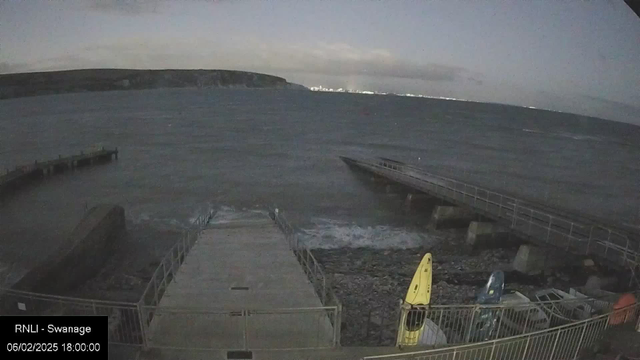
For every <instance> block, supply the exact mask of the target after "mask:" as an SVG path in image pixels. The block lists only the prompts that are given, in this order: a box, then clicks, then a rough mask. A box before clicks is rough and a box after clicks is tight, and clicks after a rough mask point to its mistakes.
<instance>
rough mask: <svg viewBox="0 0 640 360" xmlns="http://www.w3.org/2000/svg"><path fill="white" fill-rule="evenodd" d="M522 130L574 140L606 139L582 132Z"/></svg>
mask: <svg viewBox="0 0 640 360" xmlns="http://www.w3.org/2000/svg"><path fill="white" fill-rule="evenodd" d="M522 131H524V132H528V133H534V134H543V135H548V136H556V137H564V138H570V139H574V140H591V141H606V140H605V139H603V138H601V137H598V136H591V135H584V134H574V133H570V132H544V131H541V130H534V129H522Z"/></svg>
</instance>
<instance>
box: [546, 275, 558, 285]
mask: <svg viewBox="0 0 640 360" xmlns="http://www.w3.org/2000/svg"><path fill="white" fill-rule="evenodd" d="M555 280H556V278H555V277H553V276H549V277H548V278H547V285H551V284H552V283H553V282H554V281H555Z"/></svg>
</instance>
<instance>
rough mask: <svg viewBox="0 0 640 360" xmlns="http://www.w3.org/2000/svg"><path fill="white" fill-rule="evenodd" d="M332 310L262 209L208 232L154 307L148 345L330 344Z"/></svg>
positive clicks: (273, 346) (260, 346)
mask: <svg viewBox="0 0 640 360" xmlns="http://www.w3.org/2000/svg"><path fill="white" fill-rule="evenodd" d="M329 316H331V313H330V311H329V310H327V309H326V308H322V304H321V302H320V300H319V298H318V296H317V295H316V293H315V291H314V288H313V286H312V285H311V283H310V282H309V280H308V278H307V275H306V274H305V272H304V271H303V269H302V267H301V266H300V264H299V263H298V261H297V259H296V257H295V256H294V254H293V252H292V251H291V250H290V249H289V246H288V243H287V240H286V239H285V236H284V234H283V233H282V232H281V231H280V229H279V228H278V227H277V226H276V224H275V223H274V222H273V221H272V220H271V219H270V218H268V217H267V216H266V215H261V217H260V218H258V219H255V220H251V221H242V222H232V223H228V224H222V225H215V226H210V228H208V229H207V230H204V231H203V233H202V234H201V235H200V237H199V239H198V240H197V242H196V243H195V245H194V246H193V248H192V249H191V251H190V252H189V254H188V255H187V257H186V259H185V261H184V263H183V264H182V266H180V268H179V269H178V271H177V275H176V276H175V278H174V279H173V281H172V282H171V283H170V284H169V286H168V288H167V290H166V292H165V293H164V296H163V297H162V300H161V301H160V304H159V306H158V307H157V309H156V310H155V316H154V318H153V320H152V322H151V325H150V337H149V339H150V341H149V345H150V346H151V347H160V348H162V347H164V348H183V349H184V348H189V349H225V350H234V349H235V350H258V349H288V348H322V347H326V348H328V347H331V346H333V341H334V338H333V337H334V333H333V328H332V326H331V323H330V321H329Z"/></svg>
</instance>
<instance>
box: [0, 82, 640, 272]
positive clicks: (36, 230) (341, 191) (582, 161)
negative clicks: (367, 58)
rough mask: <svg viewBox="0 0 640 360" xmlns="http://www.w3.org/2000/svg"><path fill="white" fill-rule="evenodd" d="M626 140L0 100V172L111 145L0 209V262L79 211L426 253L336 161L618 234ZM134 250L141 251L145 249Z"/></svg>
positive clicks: (410, 228) (335, 105)
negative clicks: (270, 209)
mask: <svg viewBox="0 0 640 360" xmlns="http://www.w3.org/2000/svg"><path fill="white" fill-rule="evenodd" d="M638 144H640V127H636V126H632V125H626V124H620V123H613V122H606V121H602V120H597V119H593V118H586V117H581V116H576V115H568V114H560V113H552V112H546V111H536V110H530V109H521V108H514V107H507V106H501V105H492V104H477V103H464V102H452V101H441V100H430V99H415V98H403V97H395V96H366V95H355V94H331V93H314V92H296V91H286V90H283V91H274V90H196V89H164V90H149V91H129V92H106V93H84V94H65V95H56V96H44V97H33V98H21V99H12V100H4V101H0V168H4V167H12V166H15V165H21V164H24V163H30V162H32V161H34V160H36V159H39V160H40V159H49V158H53V157H56V156H57V155H58V154H72V153H78V152H79V151H81V150H87V149H89V148H90V147H91V146H93V145H98V146H106V147H109V148H111V147H115V146H117V147H118V148H119V149H120V150H121V153H120V159H119V161H117V162H113V163H111V164H109V165H105V166H98V167H93V168H90V169H86V170H81V171H79V172H76V173H74V174H71V173H68V174H65V175H62V176H57V177H53V178H51V179H49V180H47V181H45V182H44V183H41V184H39V185H38V186H35V187H32V188H29V189H26V190H25V191H21V192H20V193H18V194H16V195H15V196H12V197H10V198H8V199H6V200H5V201H4V203H2V205H1V206H0V236H1V241H2V252H1V254H0V261H3V260H5V261H6V260H9V261H16V259H20V261H23V262H28V261H32V260H35V259H38V258H41V257H42V256H43V254H45V253H46V252H47V249H49V248H51V247H52V246H54V245H55V244H56V243H57V242H58V241H59V240H60V239H62V238H64V236H66V235H67V234H68V233H69V232H70V231H71V229H72V228H73V226H74V225H75V224H76V223H77V222H78V221H79V219H80V218H81V216H82V214H83V211H84V208H85V206H91V205H92V204H97V203H118V204H121V205H123V206H124V207H125V209H126V213H127V217H128V220H129V222H130V224H133V225H136V224H137V225H143V226H149V227H153V228H155V229H163V228H166V229H176V228H181V227H186V226H188V225H189V223H190V221H192V220H193V219H194V218H195V217H196V216H197V215H198V214H201V213H204V212H206V211H207V210H209V209H215V210H218V214H217V216H216V218H215V219H214V221H221V222H224V221H229V220H230V219H233V218H238V217H243V216H247V214H248V213H250V212H251V211H258V210H257V207H258V206H262V205H270V204H276V205H277V206H279V207H280V208H281V209H284V210H285V211H286V212H287V214H288V217H289V218H290V220H291V221H292V222H294V223H295V224H296V225H298V226H300V227H301V234H302V236H303V238H304V239H306V240H307V241H309V242H310V243H311V244H312V245H314V246H321V247H339V246H375V247H392V246H396V247H407V246H417V245H419V244H420V243H422V242H424V241H429V239H430V235H429V234H427V233H425V232H423V231H422V230H421V229H420V228H419V227H416V226H415V224H416V223H417V220H419V219H418V218H416V217H420V216H423V215H415V214H414V215H412V216H413V218H412V216H406V215H405V214H404V213H402V212H401V211H399V209H400V203H401V201H402V199H401V198H400V197H398V196H393V195H387V194H384V193H381V192H376V191H373V190H372V187H371V186H369V185H367V184H366V183H365V182H363V181H362V179H361V178H359V177H358V176H356V175H355V174H354V173H353V172H352V171H351V170H349V168H348V167H347V166H346V165H344V164H343V163H342V162H341V161H340V159H339V158H338V155H356V156H358V155H371V156H384V157H389V158H393V159H398V160H402V161H406V162H410V163H412V164H416V165H419V166H422V167H425V168H428V169H430V170H432V171H434V172H436V173H445V174H455V175H456V176H459V177H464V178H468V179H472V181H474V182H476V183H479V184H484V185H488V186H492V187H496V188H504V189H506V190H508V191H511V192H515V193H519V194H523V195H525V196H528V197H532V198H537V199H540V200H547V201H549V202H551V203H555V204H560V205H562V206H565V207H569V208H573V209H579V210H580V211H583V212H587V213H591V214H594V215H598V216H603V217H608V218H612V219H615V220H616V221H620V222H626V223H632V224H635V223H638V221H639V218H640V211H639V210H640V207H639V205H640V201H639V194H640V193H639V192H638V189H639V188H640V186H639V185H640V147H639V145H638ZM145 241H153V239H146V240H145Z"/></svg>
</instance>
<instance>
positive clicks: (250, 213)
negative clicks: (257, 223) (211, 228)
mask: <svg viewBox="0 0 640 360" xmlns="http://www.w3.org/2000/svg"><path fill="white" fill-rule="evenodd" d="M267 215H268V212H267V211H266V210H262V209H247V208H243V209H240V210H238V209H236V208H234V207H232V206H224V205H223V206H220V208H218V209H217V210H216V212H215V215H214V216H213V218H212V219H211V221H210V222H209V224H228V223H231V222H237V221H250V220H262V219H264V217H265V216H267ZM196 217H197V216H196ZM194 220H195V219H194Z"/></svg>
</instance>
